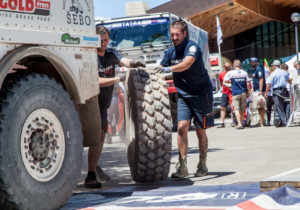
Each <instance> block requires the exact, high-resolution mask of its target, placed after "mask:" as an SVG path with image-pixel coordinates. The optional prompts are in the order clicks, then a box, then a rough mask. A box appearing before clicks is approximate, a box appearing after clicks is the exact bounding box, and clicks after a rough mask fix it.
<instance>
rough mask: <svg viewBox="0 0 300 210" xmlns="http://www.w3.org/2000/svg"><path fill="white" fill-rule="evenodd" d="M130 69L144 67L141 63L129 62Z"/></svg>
mask: <svg viewBox="0 0 300 210" xmlns="http://www.w3.org/2000/svg"><path fill="white" fill-rule="evenodd" d="M130 67H132V68H137V67H146V65H145V63H144V62H143V61H130Z"/></svg>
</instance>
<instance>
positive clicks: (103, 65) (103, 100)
mask: <svg viewBox="0 0 300 210" xmlns="http://www.w3.org/2000/svg"><path fill="white" fill-rule="evenodd" d="M121 59H122V56H121V55H120V54H119V53H118V52H117V51H116V50H113V49H106V51H105V54H104V56H103V57H101V56H99V55H98V74H99V77H103V78H113V77H115V67H116V65H119V64H120V61H121ZM113 90H114V85H112V86H110V87H101V88H100V94H99V97H98V100H99V106H100V107H101V108H104V109H108V108H109V106H110V103H111V99H112V94H113Z"/></svg>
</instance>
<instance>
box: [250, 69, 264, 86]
mask: <svg viewBox="0 0 300 210" xmlns="http://www.w3.org/2000/svg"><path fill="white" fill-rule="evenodd" d="M252 77H253V89H254V91H260V89H259V79H260V78H263V80H264V84H263V89H262V91H265V90H266V79H265V71H264V70H263V69H262V68H261V67H260V66H257V67H256V69H254V72H253V74H252Z"/></svg>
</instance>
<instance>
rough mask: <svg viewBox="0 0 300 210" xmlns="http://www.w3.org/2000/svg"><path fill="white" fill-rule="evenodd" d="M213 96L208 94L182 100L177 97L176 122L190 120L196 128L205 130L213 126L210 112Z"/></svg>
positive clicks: (212, 115) (182, 98) (210, 93)
mask: <svg viewBox="0 0 300 210" xmlns="http://www.w3.org/2000/svg"><path fill="white" fill-rule="evenodd" d="M212 104H213V95H212V92H209V93H207V94H204V95H199V96H197V97H188V98H184V97H181V96H180V95H178V102H177V120H178V121H182V120H192V119H194V125H195V126H196V127H198V128H202V129H206V128H210V127H212V126H214V114H213V112H212Z"/></svg>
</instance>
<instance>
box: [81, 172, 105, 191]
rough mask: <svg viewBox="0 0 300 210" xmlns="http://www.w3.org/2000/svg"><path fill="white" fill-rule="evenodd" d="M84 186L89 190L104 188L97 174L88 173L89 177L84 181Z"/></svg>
mask: <svg viewBox="0 0 300 210" xmlns="http://www.w3.org/2000/svg"><path fill="white" fill-rule="evenodd" d="M84 185H85V186H86V187H87V188H100V187H101V186H102V185H101V182H98V180H97V178H96V174H95V172H88V175H87V177H86V178H85V180H84Z"/></svg>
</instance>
